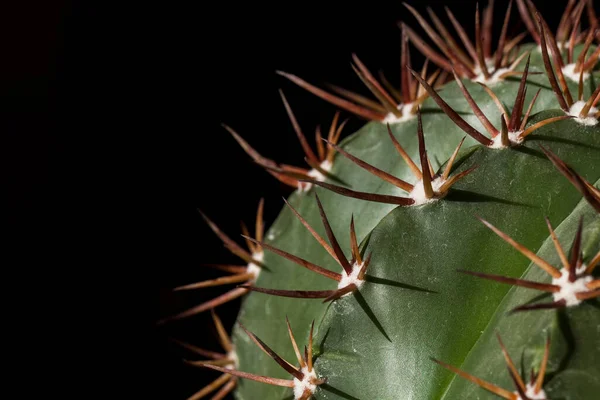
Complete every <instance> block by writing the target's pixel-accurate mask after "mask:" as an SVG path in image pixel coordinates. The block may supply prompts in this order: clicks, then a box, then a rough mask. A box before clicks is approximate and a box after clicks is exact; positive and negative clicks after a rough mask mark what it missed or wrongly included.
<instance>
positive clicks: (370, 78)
mask: <svg viewBox="0 0 600 400" xmlns="http://www.w3.org/2000/svg"><path fill="white" fill-rule="evenodd" d="M352 60H353V61H354V63H355V64H356V65H357V67H358V69H359V70H360V72H361V73H362V75H363V76H364V77H365V78H366V79H367V80H368V81H369V82H371V84H372V85H373V86H374V87H375V88H376V89H377V91H379V93H381V95H382V96H383V97H385V99H386V100H387V102H389V104H391V105H392V106H394V107H396V106H397V104H396V100H395V99H394V98H393V97H392V96H390V94H389V93H388V92H386V91H385V89H384V88H383V87H382V86H381V85H380V84H379V82H377V79H375V77H374V76H373V74H371V72H370V71H369V70H368V69H367V67H366V66H365V65H364V64H363V62H362V61H361V60H360V59H359V58H358V56H357V55H356V54H352Z"/></svg>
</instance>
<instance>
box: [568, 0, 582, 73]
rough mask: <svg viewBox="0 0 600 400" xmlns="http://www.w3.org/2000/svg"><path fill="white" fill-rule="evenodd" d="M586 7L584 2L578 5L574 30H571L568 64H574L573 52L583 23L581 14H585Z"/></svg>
mask: <svg viewBox="0 0 600 400" xmlns="http://www.w3.org/2000/svg"><path fill="white" fill-rule="evenodd" d="M584 7H585V3H584V2H580V3H579V4H578V5H577V9H576V11H575V13H574V18H573V19H574V21H575V23H574V25H573V29H572V30H571V35H570V37H569V49H568V51H567V63H569V64H570V63H572V62H573V52H574V51H575V42H576V41H577V36H578V32H579V25H580V23H581V14H582V13H583V8H584Z"/></svg>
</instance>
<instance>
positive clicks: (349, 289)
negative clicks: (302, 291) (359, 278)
mask: <svg viewBox="0 0 600 400" xmlns="http://www.w3.org/2000/svg"><path fill="white" fill-rule="evenodd" d="M356 290H358V288H357V287H356V285H355V284H354V283H350V284H349V285H347V286H344V287H343V288H341V289H338V290H336V291H335V292H334V293H332V294H331V295H330V296H329V297H327V298H326V299H325V300H323V303H328V302H330V301H335V300H337V299H339V298H340V297H342V296H343V295H345V294H348V293H351V292H354V291H356Z"/></svg>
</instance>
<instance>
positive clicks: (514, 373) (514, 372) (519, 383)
mask: <svg viewBox="0 0 600 400" xmlns="http://www.w3.org/2000/svg"><path fill="white" fill-rule="evenodd" d="M496 338H498V342H499V343H500V348H501V349H502V354H503V355H504V360H505V361H506V365H507V366H508V369H509V370H510V374H511V375H512V376H513V379H514V380H515V384H516V386H518V387H519V388H520V389H521V390H522V391H525V390H527V389H526V387H525V382H523V379H521V375H520V374H519V372H518V371H517V368H516V367H515V364H514V363H513V360H512V359H511V358H510V355H509V354H508V351H507V350H506V347H505V346H504V343H503V342H502V338H501V337H500V334H499V333H496Z"/></svg>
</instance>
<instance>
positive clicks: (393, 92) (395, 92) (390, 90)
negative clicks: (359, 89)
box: [377, 70, 404, 110]
mask: <svg viewBox="0 0 600 400" xmlns="http://www.w3.org/2000/svg"><path fill="white" fill-rule="evenodd" d="M377 75H378V76H379V80H380V81H381V83H382V84H383V87H384V89H385V90H387V91H388V93H390V95H391V96H392V97H393V98H394V100H395V101H396V102H397V103H398V104H400V103H402V102H403V100H404V98H403V97H402V94H401V93H400V92H399V91H398V89H396V88H395V87H394V85H392V84H391V83H390V81H389V80H388V79H387V78H386V77H385V74H384V73H383V71H381V70H379V71H377ZM384 110H385V109H384Z"/></svg>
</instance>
